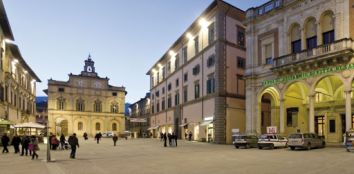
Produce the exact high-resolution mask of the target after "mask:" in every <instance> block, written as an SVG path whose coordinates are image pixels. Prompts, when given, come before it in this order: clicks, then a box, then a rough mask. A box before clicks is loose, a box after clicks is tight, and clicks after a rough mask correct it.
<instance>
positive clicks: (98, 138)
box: [95, 133, 101, 144]
mask: <svg viewBox="0 0 354 174" xmlns="http://www.w3.org/2000/svg"><path fill="white" fill-rule="evenodd" d="M100 138H101V137H100V134H99V133H97V134H96V135H95V139H96V141H97V144H100Z"/></svg>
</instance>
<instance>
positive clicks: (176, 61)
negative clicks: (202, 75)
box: [175, 54, 179, 71]
mask: <svg viewBox="0 0 354 174" xmlns="http://www.w3.org/2000/svg"><path fill="white" fill-rule="evenodd" d="M178 68H179V54H176V58H175V71H176V70H177V69H178Z"/></svg>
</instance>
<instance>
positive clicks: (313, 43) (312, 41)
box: [306, 36, 317, 50]
mask: <svg viewBox="0 0 354 174" xmlns="http://www.w3.org/2000/svg"><path fill="white" fill-rule="evenodd" d="M306 44H307V49H309V50H311V49H314V48H316V47H317V37H316V36H314V37H310V38H308V39H307V40H306Z"/></svg>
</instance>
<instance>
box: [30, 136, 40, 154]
mask: <svg viewBox="0 0 354 174" xmlns="http://www.w3.org/2000/svg"><path fill="white" fill-rule="evenodd" d="M31 144H32V146H31V149H30V150H31V151H32V160H33V159H34V157H36V159H38V154H37V151H39V146H38V140H37V137H36V136H34V135H33V136H32V137H31Z"/></svg>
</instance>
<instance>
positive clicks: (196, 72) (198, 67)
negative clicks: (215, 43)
mask: <svg viewBox="0 0 354 174" xmlns="http://www.w3.org/2000/svg"><path fill="white" fill-rule="evenodd" d="M199 72H200V65H199V64H198V65H196V66H195V67H194V68H193V75H195V76H196V75H198V74H199Z"/></svg>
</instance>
